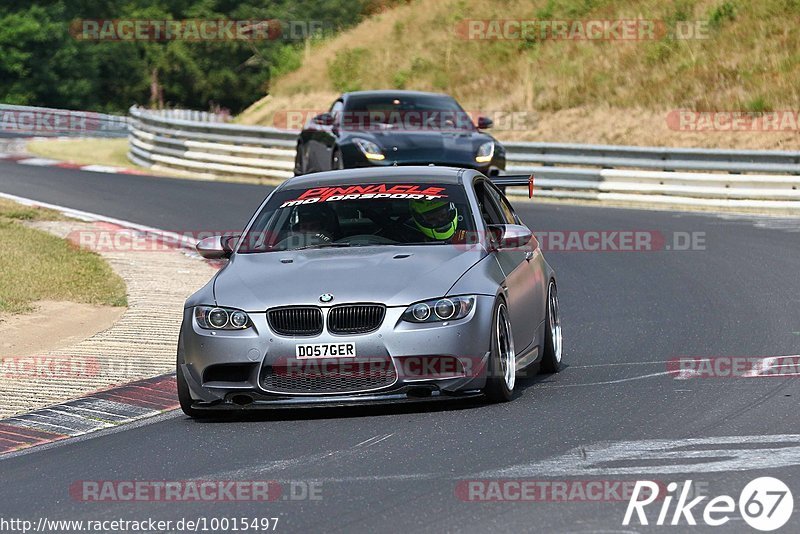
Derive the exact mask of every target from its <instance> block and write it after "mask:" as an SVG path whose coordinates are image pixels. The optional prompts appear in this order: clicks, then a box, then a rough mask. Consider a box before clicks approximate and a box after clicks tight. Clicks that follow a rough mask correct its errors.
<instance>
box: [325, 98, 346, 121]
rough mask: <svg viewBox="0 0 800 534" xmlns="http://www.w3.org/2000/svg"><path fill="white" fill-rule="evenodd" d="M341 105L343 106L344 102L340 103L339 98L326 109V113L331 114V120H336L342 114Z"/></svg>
mask: <svg viewBox="0 0 800 534" xmlns="http://www.w3.org/2000/svg"><path fill="white" fill-rule="evenodd" d="M343 107H344V104H342V101H341V100H337V101H336V102H334V103H333V105H332V106H331V109H330V111H328V113H330V114H331V115H333V120H335V121H337V122H338V120H339V115H341V114H342V108H343Z"/></svg>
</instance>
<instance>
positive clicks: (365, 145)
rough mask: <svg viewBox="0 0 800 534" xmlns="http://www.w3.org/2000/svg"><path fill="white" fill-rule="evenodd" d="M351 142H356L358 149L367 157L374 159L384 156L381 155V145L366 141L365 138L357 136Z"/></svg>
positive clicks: (380, 158)
mask: <svg viewBox="0 0 800 534" xmlns="http://www.w3.org/2000/svg"><path fill="white" fill-rule="evenodd" d="M353 142H354V143H355V144H356V146H357V147H358V149H359V150H361V152H362V153H363V154H364V155H365V156H367V159H373V160H376V161H380V160H382V159H383V158H384V157H385V156H384V155H383V151H382V150H381V147H379V146H378V145H376V144H375V143H373V142H372V141H367V140H366V139H360V138H358V137H356V138H354V139H353Z"/></svg>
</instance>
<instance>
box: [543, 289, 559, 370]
mask: <svg viewBox="0 0 800 534" xmlns="http://www.w3.org/2000/svg"><path fill="white" fill-rule="evenodd" d="M544 331H545V333H544V353H543V355H542V365H541V367H540V369H541V371H542V372H543V373H557V372H559V371H560V370H561V357H562V350H563V347H562V337H561V315H560V312H559V309H558V290H557V288H556V281H555V280H550V284H549V285H548V287H547V312H546V313H545V321H544Z"/></svg>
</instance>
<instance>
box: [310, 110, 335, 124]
mask: <svg viewBox="0 0 800 534" xmlns="http://www.w3.org/2000/svg"><path fill="white" fill-rule="evenodd" d="M311 122H313V123H314V124H319V125H320V126H333V122H334V120H333V115H331V114H330V113H320V114H319V115H316V116H315V117H314V118H313V119H311Z"/></svg>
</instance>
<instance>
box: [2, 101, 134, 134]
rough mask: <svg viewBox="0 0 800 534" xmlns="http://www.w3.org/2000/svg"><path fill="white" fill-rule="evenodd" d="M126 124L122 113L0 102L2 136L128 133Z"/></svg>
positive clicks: (127, 120)
mask: <svg viewBox="0 0 800 534" xmlns="http://www.w3.org/2000/svg"><path fill="white" fill-rule="evenodd" d="M129 125H130V118H129V117H127V116H125V115H110V114H107V113H95V112H93V111H73V110H66V109H53V108H40V107H33V106H15V105H10V104H0V134H2V136H3V137H127V136H128V130H129Z"/></svg>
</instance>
